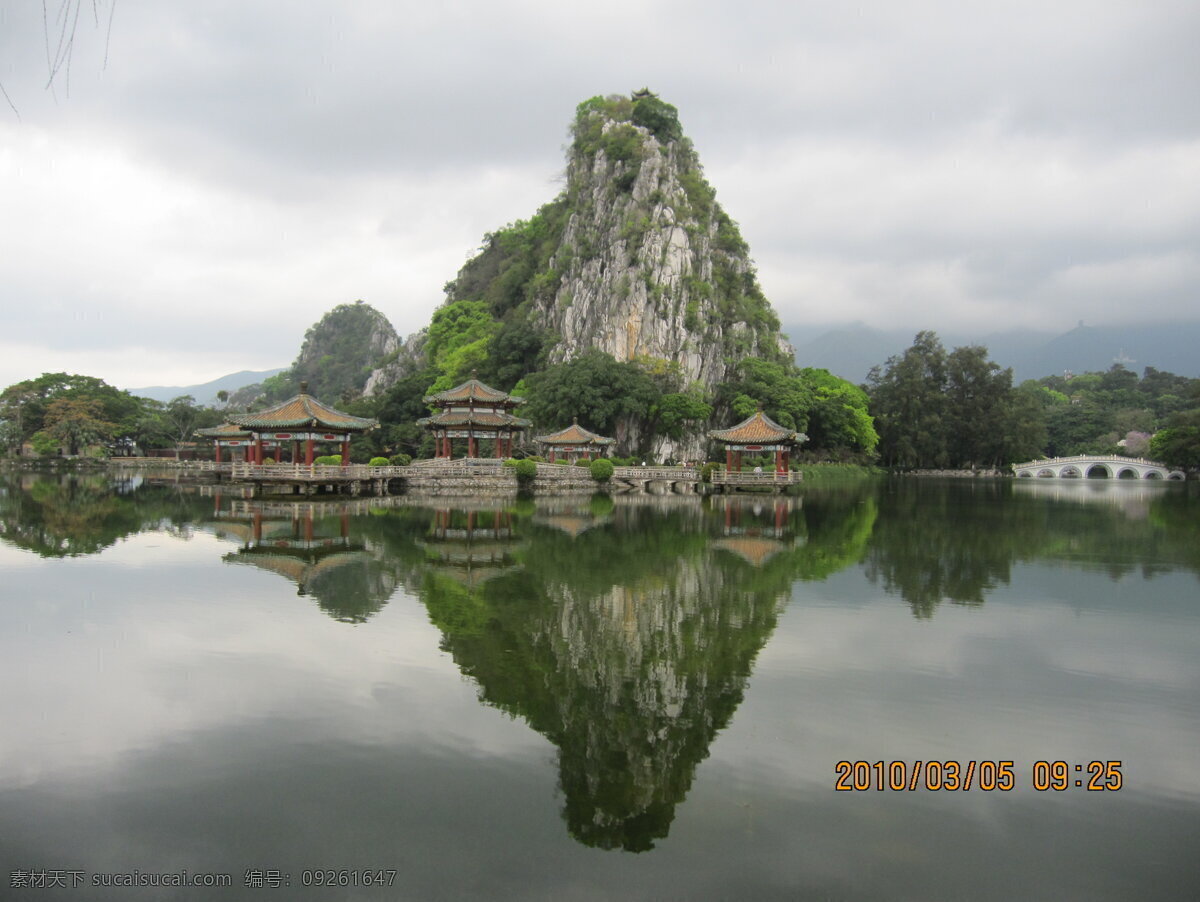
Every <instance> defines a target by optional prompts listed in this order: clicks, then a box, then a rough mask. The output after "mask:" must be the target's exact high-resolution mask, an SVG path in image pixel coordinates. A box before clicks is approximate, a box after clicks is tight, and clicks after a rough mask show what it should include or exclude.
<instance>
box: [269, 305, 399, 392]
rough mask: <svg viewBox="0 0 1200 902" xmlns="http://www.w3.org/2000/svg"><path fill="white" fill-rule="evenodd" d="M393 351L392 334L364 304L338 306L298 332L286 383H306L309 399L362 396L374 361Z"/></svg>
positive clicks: (388, 325) (379, 315)
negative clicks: (311, 396)
mask: <svg viewBox="0 0 1200 902" xmlns="http://www.w3.org/2000/svg"><path fill="white" fill-rule="evenodd" d="M399 348H400V337H399V336H398V335H397V334H396V330H395V329H394V328H392V324H391V323H390V322H389V321H388V319H387V317H386V316H384V315H383V314H382V313H380V312H379V311H378V310H376V309H375V308H374V307H372V306H371V305H370V304H364V303H363V302H362V301H357V302H356V303H353V304H339V305H338V306H337V307H334V308H333V310H331V311H329V312H328V313H326V314H325V315H324V316H323V317H321V319H320V321H319V322H317V323H316V324H314V325H313V326H311V327H310V328H309V329H308V331H307V332H305V333H304V344H303V345H302V346H301V348H300V353H299V355H298V356H297V357H296V360H295V362H294V363H293V364H292V367H291V370H289V371H288V374H287V375H288V380H289V382H290V383H294V384H295V385H299V383H300V382H308V383H309V390H310V391H311V392H312V393H313V394H314V395H316V396H317V397H319V398H322V399H323V400H325V401H327V402H330V403H334V402H336V401H338V400H339V399H340V398H342V397H343V396H353V395H357V394H359V393H360V392H362V390H363V386H364V384H365V383H366V382H367V380H368V378H369V375H370V374H371V372H372V369H373V366H374V365H375V364H376V362H377V361H379V360H380V359H383V358H386V357H387V356H389V355H393V354H395V352H396V351H397V350H398V349H399Z"/></svg>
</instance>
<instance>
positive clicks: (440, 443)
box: [417, 374, 529, 458]
mask: <svg viewBox="0 0 1200 902" xmlns="http://www.w3.org/2000/svg"><path fill="white" fill-rule="evenodd" d="M425 403H426V404H429V405H430V406H433V407H440V408H441V412H440V413H436V414H434V415H433V416H429V417H422V418H421V419H419V420H417V425H418V426H424V427H425V428H426V429H428V430H429V431H430V432H431V433H433V442H434V447H435V449H436V451H435V453H434V456H435V457H441V458H451V457H453V456H454V439H456V438H465V439H466V440H467V457H479V442H480V440H489V441H491V442H493V443H494V446H495V456H496V457H507V456H509V455H511V454H512V449H513V441H514V439H515V438H516V435H517V434H518V433H520V432H522V431H523V430H525V429H527V428H528V427H529V420H525V419H522V418H521V417H518V416H515V415H514V414H513V413H512V410H513V408H515V407H516V406H517V405H518V404H524V403H525V399H524V398H515V397H513V396H512V395H508V394H505V393H504V392H502V391H497V390H496V389H494V388H492V387H491V386H488V385H484V384H483V383H482V382H480V381H479V380H478V379H476V378H475V376H474V374H472V375H471V378H470V379H468V380H467V381H466V382H464V383H463V384H462V385H457V386H455V387H454V388H449V389H447V390H446V391H443V392H438V393H437V394H434V395H429V396H428V397H426V398H425Z"/></svg>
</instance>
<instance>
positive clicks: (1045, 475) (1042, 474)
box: [1038, 470, 1054, 479]
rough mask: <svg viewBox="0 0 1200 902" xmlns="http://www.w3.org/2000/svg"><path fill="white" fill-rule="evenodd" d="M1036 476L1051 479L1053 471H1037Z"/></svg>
mask: <svg viewBox="0 0 1200 902" xmlns="http://www.w3.org/2000/svg"><path fill="white" fill-rule="evenodd" d="M1038 476H1039V477H1041V478H1042V479H1053V478H1054V471H1053V470H1038Z"/></svg>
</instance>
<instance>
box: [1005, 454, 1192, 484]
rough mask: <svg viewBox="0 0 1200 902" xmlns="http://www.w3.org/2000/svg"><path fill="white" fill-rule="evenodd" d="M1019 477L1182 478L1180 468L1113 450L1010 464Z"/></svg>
mask: <svg viewBox="0 0 1200 902" xmlns="http://www.w3.org/2000/svg"><path fill="white" fill-rule="evenodd" d="M1012 468H1013V472H1014V473H1016V474H1017V478H1019V479H1034V478H1038V477H1041V478H1044V479H1183V478H1184V474H1183V471H1182V470H1169V469H1167V467H1166V466H1165V465H1163V464H1160V463H1159V462H1158V461H1155V460H1146V459H1145V458H1142V457H1121V456H1119V455H1117V454H1080V455H1078V456H1076V457H1053V458H1047V459H1046V460H1031V461H1029V462H1028V463H1023V464H1013V465H1012Z"/></svg>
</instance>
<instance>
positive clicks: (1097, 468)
mask: <svg viewBox="0 0 1200 902" xmlns="http://www.w3.org/2000/svg"><path fill="white" fill-rule="evenodd" d="M1087 478H1088V479H1112V471H1111V470H1110V469H1109V468H1108V464H1092V465H1091V466H1090V467H1088V469H1087Z"/></svg>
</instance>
